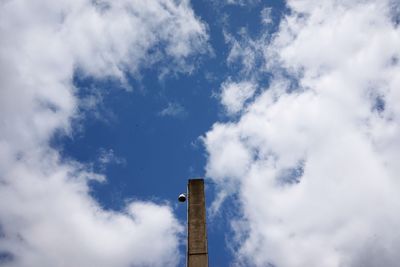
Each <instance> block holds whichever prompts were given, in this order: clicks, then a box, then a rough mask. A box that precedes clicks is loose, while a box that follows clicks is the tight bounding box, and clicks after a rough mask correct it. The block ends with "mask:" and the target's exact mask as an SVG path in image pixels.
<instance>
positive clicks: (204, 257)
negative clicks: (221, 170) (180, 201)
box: [187, 179, 208, 267]
mask: <svg viewBox="0 0 400 267" xmlns="http://www.w3.org/2000/svg"><path fill="white" fill-rule="evenodd" d="M187 216H188V218H187V220H188V243H187V267H208V248H207V227H206V205H205V194H204V179H190V180H189V182H188V215H187Z"/></svg>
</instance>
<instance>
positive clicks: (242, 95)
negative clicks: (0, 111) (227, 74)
mask: <svg viewBox="0 0 400 267" xmlns="http://www.w3.org/2000/svg"><path fill="white" fill-rule="evenodd" d="M255 86H256V85H255V84H253V83H252V82H248V81H242V82H238V83H237V82H232V81H226V82H224V83H223V84H222V86H221V87H222V88H221V91H222V92H221V95H220V97H221V103H222V105H224V107H225V110H226V111H227V113H228V114H230V115H234V114H236V113H238V112H239V111H241V110H242V109H243V107H244V105H245V102H246V101H247V100H248V99H249V98H251V97H252V96H253V94H254V92H255V90H256V88H255Z"/></svg>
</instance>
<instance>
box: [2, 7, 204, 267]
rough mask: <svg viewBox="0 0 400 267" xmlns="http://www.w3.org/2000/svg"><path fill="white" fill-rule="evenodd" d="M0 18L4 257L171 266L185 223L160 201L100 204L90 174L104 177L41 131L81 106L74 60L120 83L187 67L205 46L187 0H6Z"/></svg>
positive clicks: (43, 262)
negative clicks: (149, 71)
mask: <svg viewBox="0 0 400 267" xmlns="http://www.w3.org/2000/svg"><path fill="white" fill-rule="evenodd" d="M0 25H1V28H0V36H1V38H0V88H1V90H0V232H1V234H0V255H6V256H2V257H1V259H0V261H1V265H2V266H19V267H23V266H32V267H35V266H40V267H46V266H51V267H53V266H96V267H101V266H174V265H176V264H177V261H178V260H179V255H178V254H177V247H178V234H179V233H180V232H181V231H182V229H181V226H180V225H179V223H178V222H177V221H176V219H175V218H174V216H173V215H172V211H171V209H170V207H169V206H168V205H166V204H162V205H158V204H154V203H149V202H132V203H129V204H128V205H127V207H126V209H125V211H123V212H112V211H106V210H103V209H102V208H101V207H100V206H99V205H98V204H97V203H96V202H95V201H94V200H93V199H92V198H91V197H90V195H89V190H90V189H89V188H88V184H87V183H88V180H89V179H97V180H100V181H101V180H104V179H105V177H102V176H100V175H98V174H95V173H92V172H89V171H87V170H86V167H85V166H82V165H80V164H79V163H77V162H65V160H61V159H60V156H59V154H58V152H57V151H55V150H54V149H52V148H51V147H50V146H49V140H50V139H51V137H52V136H53V134H54V133H55V131H64V132H66V133H68V132H70V131H71V128H72V126H71V120H72V119H73V118H74V117H78V116H80V115H81V114H78V112H79V104H78V103H79V99H77V91H78V90H79V89H78V88H75V87H74V85H73V76H74V74H75V73H76V72H77V71H78V73H79V75H84V76H93V77H94V78H98V79H108V78H112V79H117V80H120V81H121V82H122V83H124V82H125V73H131V74H136V73H137V72H139V71H140V69H141V68H146V67H150V66H152V64H154V63H156V62H159V63H162V62H163V61H165V60H167V61H168V63H169V64H170V65H169V66H171V68H172V69H173V71H176V70H178V71H190V69H191V68H190V61H188V60H187V59H188V58H190V57H191V56H193V55H195V54H196V53H203V52H205V51H206V50H207V49H208V48H207V44H206V40H207V34H206V31H205V26H204V24H203V23H202V22H201V21H199V20H198V19H197V18H196V17H195V16H194V14H193V11H192V9H191V7H190V5H189V3H188V1H185V0H182V1H172V0H153V1H125V0H118V1H89V0H74V1H70V0H68V1H67V0H65V1H50V0H39V1H34V2H32V1H27V0H15V1H2V2H1V3H0ZM160 65H162V64H160ZM163 71H165V70H163ZM91 108H92V107H91ZM160 221H162V222H163V223H162V224H160V223H159V222H160ZM160 236H162V239H160Z"/></svg>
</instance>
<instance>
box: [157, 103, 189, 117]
mask: <svg viewBox="0 0 400 267" xmlns="http://www.w3.org/2000/svg"><path fill="white" fill-rule="evenodd" d="M158 114H159V115H160V116H162V117H167V116H169V117H177V118H185V117H186V116H187V115H188V113H187V111H186V109H185V108H184V107H183V106H182V105H181V104H179V103H176V102H170V103H168V105H167V106H166V107H165V108H164V109H163V110H161V111H160V112H159V113H158Z"/></svg>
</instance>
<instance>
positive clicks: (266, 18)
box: [261, 7, 272, 25]
mask: <svg viewBox="0 0 400 267" xmlns="http://www.w3.org/2000/svg"><path fill="white" fill-rule="evenodd" d="M271 13H272V8H271V7H265V8H263V9H262V10H261V22H262V23H263V24H264V25H269V24H271V23H272V14H271Z"/></svg>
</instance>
